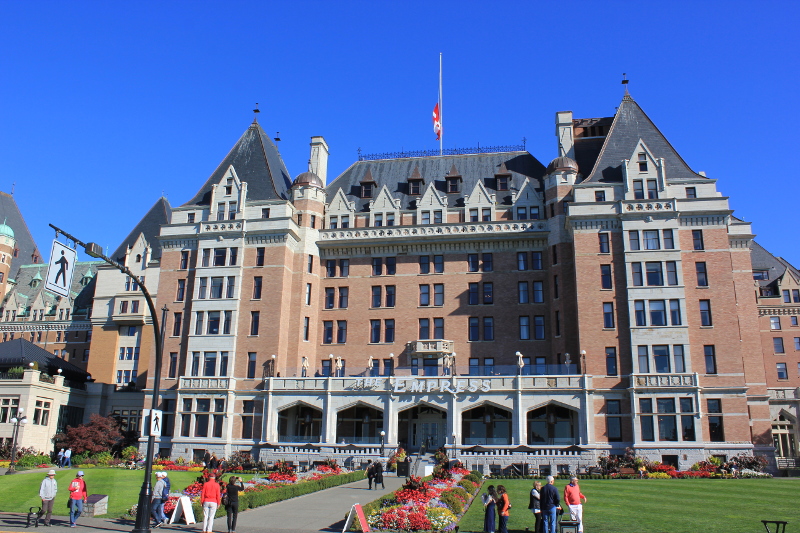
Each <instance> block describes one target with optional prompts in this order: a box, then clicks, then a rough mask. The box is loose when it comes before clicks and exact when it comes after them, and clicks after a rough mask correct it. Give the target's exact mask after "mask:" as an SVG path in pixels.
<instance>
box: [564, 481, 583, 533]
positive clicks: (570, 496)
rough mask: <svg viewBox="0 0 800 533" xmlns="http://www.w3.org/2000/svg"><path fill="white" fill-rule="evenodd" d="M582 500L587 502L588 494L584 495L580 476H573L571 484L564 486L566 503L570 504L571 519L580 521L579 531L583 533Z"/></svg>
mask: <svg viewBox="0 0 800 533" xmlns="http://www.w3.org/2000/svg"><path fill="white" fill-rule="evenodd" d="M581 500H583V502H584V503H586V496H584V495H583V493H582V492H581V489H580V487H579V486H578V478H577V477H575V476H572V477H571V478H569V485H567V486H566V487H564V503H566V504H567V505H568V506H569V518H570V520H577V521H578V533H583V505H582V504H581Z"/></svg>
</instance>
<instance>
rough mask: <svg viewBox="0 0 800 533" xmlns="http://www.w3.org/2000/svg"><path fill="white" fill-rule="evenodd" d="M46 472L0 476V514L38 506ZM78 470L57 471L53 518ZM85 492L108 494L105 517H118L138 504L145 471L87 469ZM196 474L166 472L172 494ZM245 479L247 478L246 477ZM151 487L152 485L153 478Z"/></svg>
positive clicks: (61, 509) (60, 511)
mask: <svg viewBox="0 0 800 533" xmlns="http://www.w3.org/2000/svg"><path fill="white" fill-rule="evenodd" d="M47 470H48V469H46V468H45V469H42V471H41V473H39V472H35V473H18V474H14V475H12V476H2V482H0V511H4V512H17V513H27V512H28V508H29V507H31V506H34V505H36V506H39V505H41V502H42V501H41V499H39V485H40V484H41V483H42V479H44V474H45V472H47ZM78 470H79V469H78V468H73V469H72V470H65V471H60V472H58V473H57V474H56V480H57V481H58V494H57V495H56V501H55V503H54V504H53V514H57V515H62V516H66V515H67V514H68V513H69V509H67V497H68V496H69V491H68V490H67V487H68V486H69V482H70V481H72V480H73V479H74V478H75V475H76V474H77V472H78ZM84 472H85V473H86V476H85V477H84V480H85V481H86V488H87V489H89V494H108V515H107V516H111V517H117V516H121V515H122V514H123V513H124V512H125V511H127V510H128V509H129V508H131V507H132V506H133V505H134V504H135V503H137V502H138V500H139V491H140V490H141V488H142V481H143V480H144V471H142V470H125V469H121V468H87V469H85V470H84ZM198 475H199V473H198V472H180V471H172V472H169V479H170V481H171V483H172V485H171V486H172V491H173V492H176V491H180V490H183V489H184V488H186V486H187V485H189V484H190V483H191V482H192V481H194V480H195V479H197V476H198ZM245 477H247V476H245ZM151 483H153V484H155V476H154V477H153V479H152V481H151Z"/></svg>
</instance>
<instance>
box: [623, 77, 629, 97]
mask: <svg viewBox="0 0 800 533" xmlns="http://www.w3.org/2000/svg"><path fill="white" fill-rule="evenodd" d="M627 76H628V75H627V74H625V73H624V72H623V73H622V85H624V86H625V96H630V95H631V94H630V93H629V92H628V81H630V80H628V77H627Z"/></svg>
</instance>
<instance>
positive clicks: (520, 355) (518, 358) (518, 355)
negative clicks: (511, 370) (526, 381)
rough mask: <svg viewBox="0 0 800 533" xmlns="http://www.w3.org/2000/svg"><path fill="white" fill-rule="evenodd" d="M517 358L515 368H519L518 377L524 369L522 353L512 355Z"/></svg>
mask: <svg viewBox="0 0 800 533" xmlns="http://www.w3.org/2000/svg"><path fill="white" fill-rule="evenodd" d="M514 355H516V356H517V367H519V375H520V376H521V375H522V369H523V368H524V367H525V361H524V360H523V359H522V352H517V353H516V354H514Z"/></svg>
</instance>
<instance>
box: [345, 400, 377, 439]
mask: <svg viewBox="0 0 800 533" xmlns="http://www.w3.org/2000/svg"><path fill="white" fill-rule="evenodd" d="M382 429H383V411H381V410H380V409H376V408H374V407H372V406H370V405H366V404H363V403H358V404H356V405H352V406H350V407H347V408H345V409H342V410H341V411H339V412H338V413H336V442H337V443H340V444H380V442H381V436H380V433H381V430H382Z"/></svg>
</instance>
